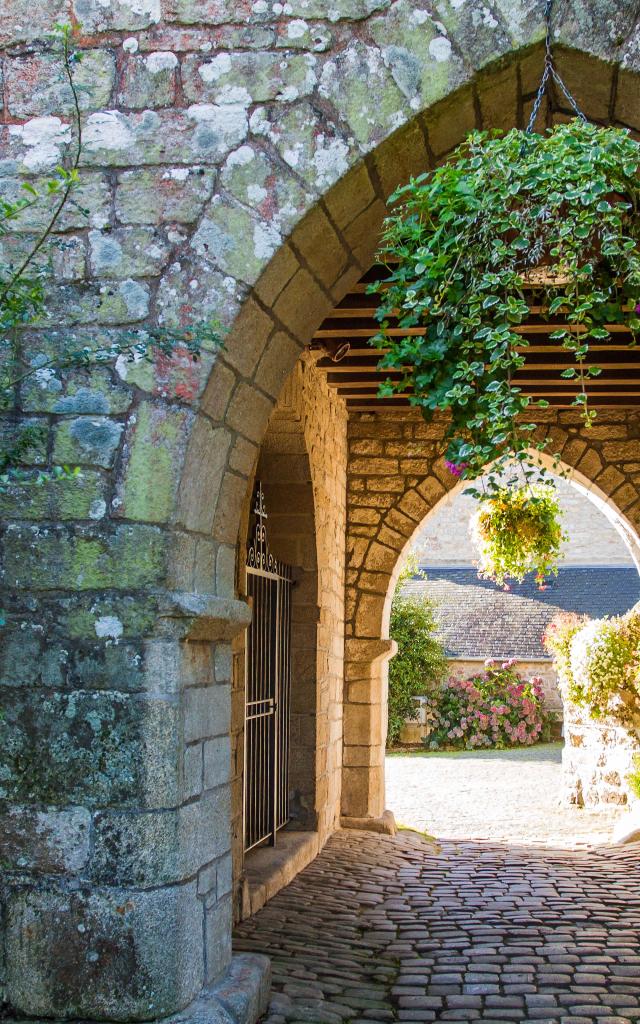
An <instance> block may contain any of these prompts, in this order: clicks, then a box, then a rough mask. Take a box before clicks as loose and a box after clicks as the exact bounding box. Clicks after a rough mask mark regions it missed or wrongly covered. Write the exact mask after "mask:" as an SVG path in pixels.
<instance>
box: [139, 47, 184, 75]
mask: <svg viewBox="0 0 640 1024" xmlns="http://www.w3.org/2000/svg"><path fill="white" fill-rule="evenodd" d="M145 65H146V68H147V71H148V72H149V74H150V75H159V74H161V73H162V72H163V71H173V70H174V68H177V66H178V58H177V57H176V55H175V53H171V52H170V51H168V50H157V51H156V52H155V53H150V54H149V56H148V57H146V58H145Z"/></svg>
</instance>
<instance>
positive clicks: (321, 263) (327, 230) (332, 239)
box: [291, 206, 349, 288]
mask: <svg viewBox="0 0 640 1024" xmlns="http://www.w3.org/2000/svg"><path fill="white" fill-rule="evenodd" d="M291 245H292V246H293V248H294V250H295V251H296V252H297V253H299V255H300V256H301V257H302V260H303V261H304V262H305V263H306V265H307V266H308V268H309V270H310V271H311V273H312V274H314V276H315V277H316V278H317V279H318V281H320V284H321V285H322V286H323V287H324V288H331V287H332V286H333V285H334V284H335V282H336V281H337V280H338V279H339V278H340V277H341V276H342V274H343V273H344V272H345V271H346V269H347V264H348V262H349V253H348V252H347V251H346V249H345V247H344V245H343V243H342V241H341V239H340V238H339V237H338V235H337V234H336V232H335V230H334V228H333V226H332V224H331V222H330V220H329V218H328V217H327V215H326V214H325V213H324V211H323V210H322V208H321V207H318V206H315V207H314V208H313V209H312V210H311V211H310V212H309V213H308V214H307V215H306V217H305V218H304V220H303V221H301V223H300V224H299V225H298V227H297V228H296V230H295V232H294V234H293V237H292V238H291Z"/></svg>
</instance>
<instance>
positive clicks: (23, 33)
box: [0, 0, 67, 47]
mask: <svg viewBox="0 0 640 1024" xmlns="http://www.w3.org/2000/svg"><path fill="white" fill-rule="evenodd" d="M66 11H67V5H66V3H65V2H64V0H51V3H50V4H47V5H46V6H38V7H35V6H34V5H33V4H32V3H31V2H30V0H11V3H10V4H7V5H6V8H5V10H4V12H3V14H4V17H3V19H2V26H1V27H0V46H2V47H7V46H14V45H15V44H16V43H25V42H32V41H33V40H35V39H42V38H43V37H44V36H45V35H47V34H48V33H49V32H51V31H52V29H53V26H54V25H55V24H56V22H60V21H62V20H63V19H64V17H65V14H66Z"/></svg>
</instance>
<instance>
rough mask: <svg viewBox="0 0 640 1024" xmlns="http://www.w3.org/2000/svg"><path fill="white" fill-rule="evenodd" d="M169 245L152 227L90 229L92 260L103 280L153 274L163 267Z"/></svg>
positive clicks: (90, 260) (96, 274)
mask: <svg viewBox="0 0 640 1024" xmlns="http://www.w3.org/2000/svg"><path fill="white" fill-rule="evenodd" d="M169 251H170V246H169V244H168V242H167V240H166V238H165V237H164V236H163V235H162V234H160V232H158V231H156V230H155V229H154V228H150V227H127V228H115V229H113V230H110V231H108V232H103V231H96V230H93V231H90V232H89V264H90V267H91V271H92V274H93V275H94V277H96V278H98V279H100V280H103V279H104V280H109V279H116V280H118V279H122V278H129V277H152V276H154V275H156V274H159V273H160V272H161V271H162V269H163V268H164V265H165V262H166V260H167V257H168V255H169Z"/></svg>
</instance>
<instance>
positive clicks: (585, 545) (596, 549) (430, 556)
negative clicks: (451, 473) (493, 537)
mask: <svg viewBox="0 0 640 1024" xmlns="http://www.w3.org/2000/svg"><path fill="white" fill-rule="evenodd" d="M554 482H555V484H556V486H557V488H558V493H559V496H560V505H561V507H562V510H563V512H564V519H563V527H564V530H565V532H566V533H568V535H569V539H568V540H567V541H566V542H565V544H564V545H563V560H562V562H561V565H612V566H624V565H626V566H632V565H633V564H634V562H633V559H632V557H631V554H630V552H629V549H628V548H627V546H626V544H625V543H624V541H623V539H622V537H621V535H620V533H619V532H618V530H616V528H615V527H614V526H613V524H612V523H611V522H610V521H609V520H608V519H607V517H606V516H605V515H604V514H603V513H602V512H601V511H600V509H599V508H597V507H596V506H595V505H594V503H593V501H591V499H590V498H588V497H587V496H586V495H585V494H584V493H582V492H581V491H579V490H578V489H577V488H576V487H574V486H573V485H572V484H571V483H569V481H568V480H564V479H560V478H557V477H556V478H554ZM476 507H477V502H476V500H475V499H474V498H471V497H468V496H465V495H464V494H463V493H462V492H461V491H457V492H455V493H454V494H453V495H449V496H448V497H447V498H444V499H443V501H442V502H441V504H440V505H439V506H438V507H437V508H436V509H435V511H434V512H433V513H432V514H431V515H430V516H429V518H428V519H427V521H426V523H425V527H424V530H423V531H422V532H421V534H420V535H419V537H418V539H417V540H416V543H415V546H414V550H415V553H416V555H417V556H418V559H419V560H420V561H421V562H424V563H426V564H428V565H472V564H473V562H474V561H475V559H476V558H477V554H476V551H475V548H474V547H473V544H472V542H471V538H470V536H469V520H470V518H471V516H472V515H473V512H474V511H475V509H476Z"/></svg>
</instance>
